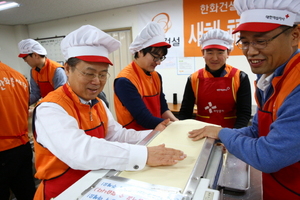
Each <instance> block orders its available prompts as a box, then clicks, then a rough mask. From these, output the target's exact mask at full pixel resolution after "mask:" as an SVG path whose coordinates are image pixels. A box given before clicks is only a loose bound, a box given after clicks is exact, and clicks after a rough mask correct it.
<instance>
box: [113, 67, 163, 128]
mask: <svg viewBox="0 0 300 200" xmlns="http://www.w3.org/2000/svg"><path fill="white" fill-rule="evenodd" d="M134 66H135V67H134ZM120 77H124V78H127V79H129V80H130V82H131V83H132V84H133V85H134V86H135V87H136V89H137V90H138V92H139V94H140V95H141V99H142V98H144V97H151V96H156V95H160V93H161V81H160V78H159V75H158V73H157V72H156V71H153V72H151V76H148V75H146V74H145V72H144V71H143V69H142V68H141V67H139V66H138V65H137V64H136V63H135V62H132V63H131V64H129V65H128V66H126V67H125V68H124V69H123V70H122V71H121V72H120V73H119V74H118V76H117V77H116V78H120ZM114 104H115V112H116V116H117V120H118V122H119V123H120V124H121V125H122V126H126V125H128V124H129V123H131V122H132V121H133V120H134V119H133V116H132V115H131V114H130V112H129V111H128V110H127V108H126V107H125V106H123V104H122V103H121V101H120V100H119V98H118V97H117V95H116V94H114ZM159 107H160V106H159ZM148 109H149V108H148ZM159 113H160V110H159ZM157 117H159V116H157Z"/></svg>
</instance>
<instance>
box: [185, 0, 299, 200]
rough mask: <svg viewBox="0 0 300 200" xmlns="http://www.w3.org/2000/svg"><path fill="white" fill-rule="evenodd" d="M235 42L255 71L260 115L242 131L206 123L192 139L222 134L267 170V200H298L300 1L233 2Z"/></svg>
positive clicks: (242, 155)
mask: <svg viewBox="0 0 300 200" xmlns="http://www.w3.org/2000/svg"><path fill="white" fill-rule="evenodd" d="M234 5H235V8H236V10H237V11H238V14H239V15H240V16H241V20H240V21H241V24H240V25H239V26H238V27H237V28H236V29H235V31H234V33H236V32H240V39H239V40H238V42H237V46H238V47H239V48H240V49H242V51H243V53H244V55H245V56H246V58H247V60H248V62H249V64H250V67H251V70H252V72H254V73H256V74H257V80H256V99H257V105H258V111H257V114H256V115H255V116H254V118H253V125H252V126H250V127H247V128H244V129H240V130H231V129H226V128H224V129H221V128H214V127H205V128H204V129H200V130H197V131H192V132H191V135H190V137H192V138H194V140H198V139H200V138H202V137H206V136H209V137H214V138H219V139H220V140H221V141H222V142H223V143H224V145H225V147H226V148H227V149H228V151H229V152H230V153H232V154H234V155H235V156H236V157H238V158H240V159H241V160H243V161H245V162H246V163H248V164H249V165H251V166H253V167H254V168H256V169H258V170H261V171H262V172H263V176H262V182H263V198H264V200H269V199H270V200H271V199H272V200H276V199H280V200H282V199H293V200H294V199H300V162H299V161H300V151H299V147H300V132H299V121H300V104H299V99H300V78H299V77H300V51H299V49H298V43H299V41H300V27H299V26H298V25H297V24H299V22H300V2H299V1H294V0H293V1H292V0H288V1H287V0H235V2H234Z"/></svg>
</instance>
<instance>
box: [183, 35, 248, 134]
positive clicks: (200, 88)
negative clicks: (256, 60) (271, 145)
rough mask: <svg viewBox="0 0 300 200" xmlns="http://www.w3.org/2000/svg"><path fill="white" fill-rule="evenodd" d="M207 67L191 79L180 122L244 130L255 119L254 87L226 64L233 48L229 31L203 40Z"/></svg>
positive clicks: (186, 88) (245, 76)
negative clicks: (196, 122) (252, 99)
mask: <svg viewBox="0 0 300 200" xmlns="http://www.w3.org/2000/svg"><path fill="white" fill-rule="evenodd" d="M200 45H201V48H202V54H203V58H204V60H205V68H202V69H200V70H198V71H196V72H194V73H193V74H192V75H191V76H190V77H189V78H188V80H187V83H186V86H185V90H184V95H183V100H182V104H181V108H180V111H179V117H178V118H179V119H191V118H193V111H194V105H195V104H196V105H197V115H196V119H197V120H199V121H203V122H207V123H212V124H218V125H221V126H222V127H228V128H241V127H245V126H247V125H248V122H249V120H250V117H251V88H250V83H249V78H248V75H247V74H246V73H245V72H243V71H240V70H238V69H237V68H234V67H232V66H230V65H228V64H226V60H227V58H228V57H229V54H230V52H231V51H232V49H233V38H232V37H231V35H230V34H229V33H228V32H227V31H223V30H221V29H212V30H209V31H208V32H206V33H205V34H203V36H202V37H201V38H200Z"/></svg>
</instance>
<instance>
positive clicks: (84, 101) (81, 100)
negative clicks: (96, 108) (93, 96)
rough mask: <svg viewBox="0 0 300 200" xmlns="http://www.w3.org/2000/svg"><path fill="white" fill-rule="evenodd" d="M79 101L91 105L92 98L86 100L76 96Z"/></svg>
mask: <svg viewBox="0 0 300 200" xmlns="http://www.w3.org/2000/svg"><path fill="white" fill-rule="evenodd" d="M78 98H79V100H80V102H81V103H83V104H87V105H91V104H92V100H89V101H86V100H83V99H82V98H80V97H78Z"/></svg>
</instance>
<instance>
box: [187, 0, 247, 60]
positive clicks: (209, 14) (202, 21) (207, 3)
mask: <svg viewBox="0 0 300 200" xmlns="http://www.w3.org/2000/svg"><path fill="white" fill-rule="evenodd" d="M239 18H240V17H239V15H238V14H237V12H236V10H235V8H234V6H233V0H201V1H200V0H198V1H195V0H183V19H184V20H183V21H184V23H183V24H184V25H183V30H184V56H185V57H197V56H202V54H201V49H200V45H199V39H200V38H201V36H202V35H203V34H204V33H206V32H207V31H209V30H210V29H216V28H218V29H222V30H224V31H228V32H229V33H230V34H232V31H233V30H234V29H235V28H236V27H237V25H238V24H239ZM232 37H233V39H234V43H235V42H236V41H237V40H238V39H239V33H236V34H233V35H232ZM230 55H242V51H241V50H240V49H238V48H237V47H236V46H235V47H234V49H233V51H232V52H231V54H230Z"/></svg>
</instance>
